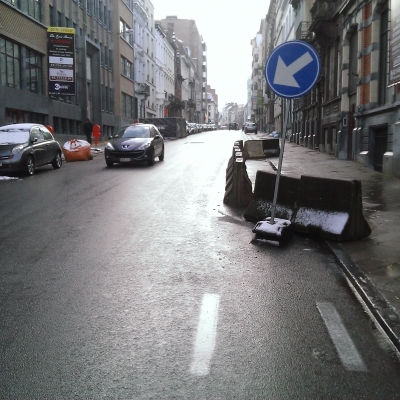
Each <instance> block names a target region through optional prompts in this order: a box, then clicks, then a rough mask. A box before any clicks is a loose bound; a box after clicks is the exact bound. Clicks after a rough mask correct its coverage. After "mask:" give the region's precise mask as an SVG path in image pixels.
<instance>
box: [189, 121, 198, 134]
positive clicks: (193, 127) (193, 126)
mask: <svg viewBox="0 0 400 400" xmlns="http://www.w3.org/2000/svg"><path fill="white" fill-rule="evenodd" d="M187 132H188V135H193V134H195V133H197V126H196V124H195V123H194V122H189V123H188V125H187Z"/></svg>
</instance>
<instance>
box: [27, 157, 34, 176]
mask: <svg viewBox="0 0 400 400" xmlns="http://www.w3.org/2000/svg"><path fill="white" fill-rule="evenodd" d="M25 172H26V174H27V175H33V174H34V173H35V160H34V159H33V157H32V156H28V158H27V159H26V164H25Z"/></svg>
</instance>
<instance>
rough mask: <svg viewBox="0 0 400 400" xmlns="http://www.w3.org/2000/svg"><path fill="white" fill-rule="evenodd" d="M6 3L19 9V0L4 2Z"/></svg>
mask: <svg viewBox="0 0 400 400" xmlns="http://www.w3.org/2000/svg"><path fill="white" fill-rule="evenodd" d="M6 2H7V3H10V4H11V5H13V6H14V7H17V8H19V7H20V0H6Z"/></svg>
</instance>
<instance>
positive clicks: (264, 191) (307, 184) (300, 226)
mask: <svg viewBox="0 0 400 400" xmlns="http://www.w3.org/2000/svg"><path fill="white" fill-rule="evenodd" d="M275 180H276V175H275V174H274V173H269V172H264V171H257V174H256V180H255V186H254V196H253V200H252V201H251V202H250V204H249V205H248V207H247V209H246V210H245V212H244V214H243V216H244V218H245V219H246V220H247V221H251V222H258V221H261V220H264V219H265V218H267V217H269V216H270V215H271V211H272V206H273V197H274V191H275ZM275 215H276V217H277V218H282V219H287V220H290V221H291V223H292V229H293V231H296V232H299V233H305V234H315V235H319V236H321V237H322V238H325V239H330V240H336V241H348V240H356V239H361V238H364V237H367V236H369V235H370V234H371V228H370V227H369V225H368V223H367V221H366V220H365V218H364V216H363V214H362V193H361V182H360V181H358V180H353V181H348V180H339V179H328V178H317V177H312V176H304V175H303V176H301V178H300V179H297V178H292V177H287V176H281V180H280V183H279V190H278V197H277V203H276V208H275Z"/></svg>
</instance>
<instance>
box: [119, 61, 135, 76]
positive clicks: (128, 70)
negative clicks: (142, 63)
mask: <svg viewBox="0 0 400 400" xmlns="http://www.w3.org/2000/svg"><path fill="white" fill-rule="evenodd" d="M121 74H122V75H124V76H126V77H127V78H129V79H132V80H133V64H132V63H131V62H130V61H128V60H127V59H126V58H124V57H121Z"/></svg>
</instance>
